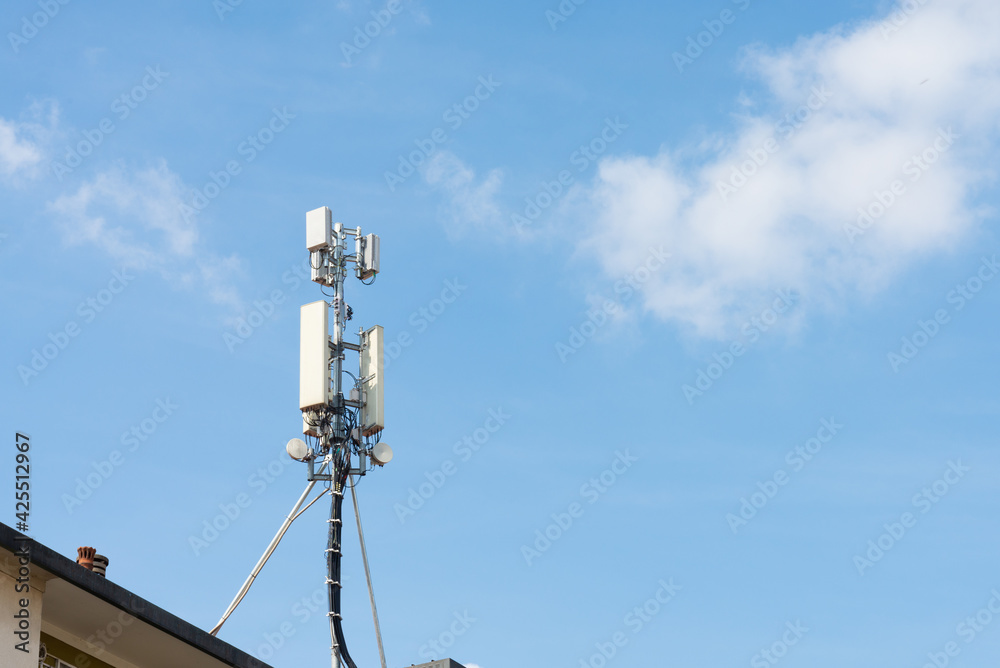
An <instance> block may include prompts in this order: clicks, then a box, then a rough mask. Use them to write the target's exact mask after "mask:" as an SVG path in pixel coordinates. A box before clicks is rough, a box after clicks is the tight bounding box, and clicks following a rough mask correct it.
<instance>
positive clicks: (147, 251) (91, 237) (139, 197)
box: [48, 161, 242, 309]
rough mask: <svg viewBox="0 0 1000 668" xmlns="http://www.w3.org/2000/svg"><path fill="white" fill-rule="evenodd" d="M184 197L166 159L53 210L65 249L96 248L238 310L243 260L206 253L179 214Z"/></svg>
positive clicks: (83, 190) (194, 224) (83, 189)
mask: <svg viewBox="0 0 1000 668" xmlns="http://www.w3.org/2000/svg"><path fill="white" fill-rule="evenodd" d="M186 191H187V189H186V188H185V187H184V184H183V182H182V181H181V179H180V178H179V177H178V176H177V175H176V174H174V173H173V172H171V171H170V169H169V168H168V167H167V165H166V163H165V162H163V161H161V162H160V163H159V164H157V165H156V166H154V167H151V168H149V169H146V170H143V171H139V172H136V173H134V174H129V173H127V172H126V170H125V169H124V168H123V167H122V166H121V165H119V166H116V167H114V168H112V169H110V170H108V171H104V172H102V173H100V174H98V175H97V176H95V177H94V178H93V179H92V180H90V181H87V182H85V183H84V184H83V185H81V186H80V187H79V188H78V189H77V191H76V192H75V193H73V194H69V195H63V196H61V197H59V198H58V199H56V200H55V201H54V202H50V203H49V204H48V209H49V210H50V211H51V212H53V213H56V214H59V218H58V219H59V227H60V231H61V232H62V234H63V240H64V241H65V242H66V243H67V244H70V245H81V244H89V245H92V246H95V247H97V248H99V249H101V250H102V251H104V252H105V253H107V254H108V255H109V256H110V257H111V258H113V259H114V260H115V262H116V263H118V264H120V265H122V266H126V267H133V268H137V269H150V270H155V271H157V272H159V273H160V274H161V275H162V276H163V277H164V278H167V279H169V280H171V281H174V282H176V283H178V284H181V285H184V286H186V287H188V288H190V289H201V290H204V291H205V292H206V293H207V295H208V297H209V299H210V300H211V301H213V302H215V303H218V304H225V305H228V306H231V307H233V309H239V308H241V306H242V301H241V299H240V296H239V294H238V291H237V290H236V288H235V286H234V279H235V278H236V277H237V276H238V275H239V272H240V271H241V261H240V259H239V258H238V257H237V256H236V255H230V256H228V257H220V256H218V255H216V254H214V253H212V252H210V251H208V250H206V249H205V248H204V247H203V244H202V243H201V239H200V235H199V229H198V220H197V216H184V215H183V214H182V213H181V205H182V204H185V203H186V202H185V198H184V193H185V192H186Z"/></svg>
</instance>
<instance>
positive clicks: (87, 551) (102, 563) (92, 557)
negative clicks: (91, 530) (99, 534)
mask: <svg viewBox="0 0 1000 668" xmlns="http://www.w3.org/2000/svg"><path fill="white" fill-rule="evenodd" d="M76 554H77V557H76V563H78V564H80V565H81V566H83V567H84V568H86V569H87V570H88V571H93V572H94V573H96V574H97V575H100V576H101V577H107V575H106V572H107V570H108V558H107V557H105V556H104V555H103V554H97V550H96V549H95V548H92V547H80V548H77V550H76Z"/></svg>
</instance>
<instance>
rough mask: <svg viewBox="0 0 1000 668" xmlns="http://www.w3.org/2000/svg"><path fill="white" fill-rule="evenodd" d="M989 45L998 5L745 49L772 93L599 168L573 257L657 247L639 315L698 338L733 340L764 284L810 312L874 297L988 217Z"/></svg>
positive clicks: (992, 84) (622, 258)
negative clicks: (656, 265)
mask: <svg viewBox="0 0 1000 668" xmlns="http://www.w3.org/2000/svg"><path fill="white" fill-rule="evenodd" d="M997 34H1000V5H997V4H996V3H995V2H994V1H993V0H957V1H955V2H950V3H930V4H927V5H924V6H922V7H920V8H919V9H918V10H917V11H916V12H915V13H912V14H907V15H905V21H900V20H898V17H897V20H896V21H895V22H894V23H891V24H889V23H886V22H883V21H882V20H881V19H880V20H872V21H869V22H866V23H864V24H862V25H858V26H855V27H853V28H851V29H847V28H838V29H835V30H831V31H829V32H826V33H823V34H819V35H816V36H813V37H811V38H808V39H803V40H801V41H799V42H798V43H797V44H795V45H794V46H792V47H790V48H785V49H779V50H769V49H766V48H761V47H757V48H754V49H751V50H749V51H748V53H747V56H746V59H745V63H744V68H745V70H746V72H747V73H749V74H751V75H752V76H754V77H756V78H757V79H759V80H760V81H761V82H762V83H763V84H764V91H765V92H764V94H763V95H757V96H755V95H752V94H751V95H750V98H749V99H747V98H746V96H743V98H742V106H741V114H743V115H742V116H741V117H740V118H739V119H738V124H737V125H738V129H737V130H736V131H735V132H734V133H733V134H732V136H729V137H714V138H711V140H710V141H706V142H702V143H701V144H699V145H697V146H694V147H677V148H671V147H665V148H663V149H661V151H660V153H659V154H658V155H655V156H649V157H643V156H638V157H619V158H613V159H607V160H605V161H603V162H602V164H601V165H600V169H599V174H598V176H597V178H596V179H595V182H594V183H593V184H592V185H591V186H590V187H588V188H586V189H584V191H583V192H578V193H577V202H578V204H579V206H578V207H576V208H577V211H576V212H575V215H576V217H577V219H581V218H580V216H584V217H583V218H582V219H583V220H589V232H588V233H587V234H586V235H585V237H584V239H583V241H582V242H581V249H582V250H583V251H585V252H586V253H589V254H590V255H592V256H593V257H594V258H595V259H596V260H597V262H598V263H599V264H600V266H601V267H602V268H603V270H604V272H605V274H607V275H608V276H609V277H613V276H616V275H617V274H618V273H619V272H620V268H621V267H629V266H633V265H635V264H636V262H637V261H638V260H639V259H640V258H641V256H642V255H643V254H644V253H645V252H646V249H647V248H649V247H650V246H656V245H660V244H664V245H665V246H666V247H667V248H668V249H669V250H670V251H671V252H672V253H673V260H672V262H671V263H670V265H669V266H668V267H667V268H665V270H664V271H662V272H660V273H658V274H657V275H656V276H655V277H654V278H653V280H651V281H649V283H647V284H646V285H645V286H643V289H642V294H643V303H644V307H645V308H646V309H647V310H649V311H651V312H653V313H655V314H656V315H658V316H659V317H661V318H663V319H666V320H672V321H676V322H678V323H680V324H682V325H684V326H686V327H688V328H690V329H691V330H692V331H694V332H695V333H697V334H699V335H702V336H713V337H716V336H718V337H721V336H727V335H728V334H730V333H731V331H732V328H733V327H734V326H735V325H738V323H740V322H742V321H743V320H744V319H745V317H746V316H747V314H749V313H752V312H753V310H754V309H758V308H759V306H760V304H761V303H763V302H765V301H766V300H767V299H768V298H769V297H770V296H771V295H772V292H773V291H774V290H775V289H792V290H795V291H797V292H798V293H799V294H800V295H802V297H803V299H804V301H805V302H806V303H808V302H810V301H811V302H813V303H817V302H827V301H840V300H842V299H843V298H844V297H845V296H849V295H850V294H852V293H854V294H857V293H865V292H871V291H874V290H878V289H879V288H881V287H883V286H884V285H885V284H886V283H887V282H888V281H890V280H891V279H892V278H893V277H894V276H896V275H898V274H899V272H901V271H902V270H904V269H906V268H907V267H909V266H911V265H912V264H913V263H914V262H916V261H918V260H919V259H921V258H924V257H927V256H929V255H931V254H935V253H940V252H942V251H947V250H948V249H951V248H953V247H954V246H955V245H956V244H958V243H961V242H962V241H963V240H965V239H966V238H967V236H968V233H969V232H970V230H971V229H972V228H974V226H975V225H976V223H977V222H979V221H981V220H982V218H983V212H982V211H981V210H979V209H977V208H976V207H975V206H974V205H973V204H972V203H971V198H972V195H973V194H974V189H975V188H977V187H979V186H981V185H982V184H983V183H984V182H987V181H989V180H990V179H992V176H993V175H992V172H991V164H992V163H993V161H994V159H993V158H992V157H991V156H992V155H993V154H994V153H995V148H996V138H997V130H998V129H1000V124H998V123H997V120H996V119H997V118H998V117H1000V113H998V112H1000V68H998V63H1000V40H997V39H996V35H997ZM820 98H822V100H821V99H820ZM748 105H749V106H748ZM765 106H766V108H767V111H756V112H750V113H748V112H747V109H748V108H749V109H751V110H753V109H757V108H759V107H765ZM803 108H805V109H806V110H807V113H803V112H802V109H803ZM789 113H791V114H793V115H792V116H791V117H789V116H788V114H789ZM782 123H785V125H782ZM897 182H898V184H899V185H898V186H894V184H897ZM894 187H897V190H899V192H893V188H894ZM879 202H881V208H880V206H879V204H878V203H879ZM859 210H860V211H859ZM862 212H868V213H869V217H870V219H871V222H870V223H869V222H867V220H866V219H865V218H864V217H863V216H861V213H862ZM875 214H877V215H875ZM859 219H860V220H861V222H860V223H859ZM859 224H860V225H862V226H864V229H863V230H862V231H863V236H858V235H856V234H855V235H854V237H855V238H852V234H851V232H850V229H849V228H850V226H852V225H855V226H856V225H859Z"/></svg>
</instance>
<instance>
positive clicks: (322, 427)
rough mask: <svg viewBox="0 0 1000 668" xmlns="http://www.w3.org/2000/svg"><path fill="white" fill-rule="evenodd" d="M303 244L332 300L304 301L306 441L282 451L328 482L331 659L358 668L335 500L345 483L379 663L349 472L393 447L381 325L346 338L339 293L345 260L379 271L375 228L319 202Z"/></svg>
mask: <svg viewBox="0 0 1000 668" xmlns="http://www.w3.org/2000/svg"><path fill="white" fill-rule="evenodd" d="M349 236H353V237H354V254H353V255H349V254H348V253H347V238H348V237H349ZM306 247H307V248H308V250H309V253H310V265H311V267H312V280H313V281H314V282H316V283H319V284H320V285H321V286H326V287H329V288H331V289H332V290H333V294H332V295H327V296H328V297H332V300H331V301H326V300H320V301H317V302H313V303H311V304H306V305H305V306H303V307H302V312H301V347H300V358H299V362H300V368H299V408H301V409H302V422H303V427H302V432H303V434H305V436H306V438H307V439H310V440H311V442H312V444H311V445H307V444H306V443H304V442H303V441H301V440H299V439H293V440H292V441H290V442H289V444H288V454H289V455H291V456H292V457H293V458H294V459H298V460H300V461H304V462H306V463H307V464H308V466H309V471H308V480H309V482H310V483H312V482H316V481H323V482H327V483H329V485H330V493H331V495H332V497H333V498H332V502H331V509H330V519H329V520H328V522H329V525H330V526H329V541H328V543H327V549H326V556H327V581H326V584H327V586H328V588H329V599H330V612H329V616H330V635H331V639H332V646H331V657H332V665H333V667H334V668H337V666H338V665H339V663H338V662H339V660H340V659H343V661H344V663H345V664H346V665H347V666H349V668H356V666H355V665H354V661H353V660H352V659H351V655H350V653H348V651H347V645H346V643H345V641H344V633H343V629H342V628H341V619H342V618H341V614H340V610H341V608H340V590H341V583H340V560H341V556H342V553H341V549H340V547H341V528H342V526H343V522H342V517H343V514H342V512H341V508H342V506H343V502H344V490H345V489H348V488H350V489H351V497H352V499H353V501H354V510H355V515H356V516H357V517H358V535H359V537H360V540H361V550H362V557H363V559H364V562H365V575H366V577H367V579H368V588H369V589H368V593H369V595H370V597H371V603H372V615H373V617H374V620H375V628H376V636H377V637H378V643H379V654H380V656H381V658H382V666H383V668H385V653H384V651H383V649H382V638H381V633H380V632H379V629H378V614H377V612H376V609H375V598H374V594H373V592H372V588H371V575H370V573H369V571H368V559H367V555H365V554H364V550H365V548H364V533H363V531H362V529H361V518H360V515H358V505H357V496H356V495H355V494H354V482H355V478H354V476H355V475H357V476H363V475H365V473H367V472H368V471H369V470H370V466H376V465H378V466H382V465H384V464H386V463H387V462H388V461H389V460H391V459H392V449H391V448H389V447H388V446H387V445H385V444H384V443H381V442H380V439H381V435H382V429H383V427H384V426H385V418H384V413H383V409H384V405H385V404H384V384H383V366H384V357H383V351H382V340H383V335H382V327H381V326H378V325H376V326H375V327H372V328H371V329H368V330H365V329H364V328H361V329H359V330H358V343H357V344H353V343H347V342H346V341H345V340H344V332H345V330H346V328H347V322H348V321H349V320H351V318H352V317H353V313H352V311H351V307H350V306H348V305H347V302H346V301H344V283H345V281H346V279H347V263H348V262H353V263H354V265H355V266H354V275H355V276H356V277H357V278H358V279H359V280H360V281H362V282H363V283H364V282H366V281H371V282H374V280H375V277H376V276H377V275H378V272H379V238H378V237H377V236H376V235H374V234H369V235H362V233H361V228H360V227H356V228H345V227H344V226H343V225H342V224H341V223H334V222H333V220H332V215H331V213H330V209H328V208H327V207H322V208H319V209H315V210H314V211H310V212H309V213H307V214H306ZM369 284H370V283H369ZM324 294H325V293H324ZM331 311H332V313H333V333H332V336H331V334H330V313H331ZM348 350H351V351H354V352H357V353H358V363H359V370H358V375H357V376H354V374H351V373H350V372H348V371H346V370H345V369H344V368H343V365H344V357H345V351H348ZM345 373H347V374H348V375H350V376H351V377H352V378H353V379H354V384H353V386H352V387H351V390H350V394H349V396H348V398H345V397H344V392H343V376H344V374H345ZM331 380H332V382H331ZM355 457H356V458H357V460H356V461H357V465H356V466H355V465H354V461H355V459H354V458H355Z"/></svg>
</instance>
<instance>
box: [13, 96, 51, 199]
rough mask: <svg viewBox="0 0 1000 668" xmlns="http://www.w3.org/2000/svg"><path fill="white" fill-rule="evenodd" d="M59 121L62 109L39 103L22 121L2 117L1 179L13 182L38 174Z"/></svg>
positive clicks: (22, 117)
mask: <svg viewBox="0 0 1000 668" xmlns="http://www.w3.org/2000/svg"><path fill="white" fill-rule="evenodd" d="M58 124H59V108H58V106H57V105H55V104H54V103H52V102H35V103H33V104H32V105H31V106H29V107H28V109H27V110H25V112H24V113H23V114H22V115H21V118H20V119H18V120H8V119H6V118H0V178H2V179H3V180H4V182H6V183H8V184H12V185H21V184H23V183H24V181H26V180H30V179H33V178H36V177H38V176H39V175H40V174H41V173H42V165H43V164H44V163H45V162H46V158H47V152H48V147H49V144H50V143H51V141H52V138H53V135H54V133H55V131H56V127H57V126H58Z"/></svg>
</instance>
